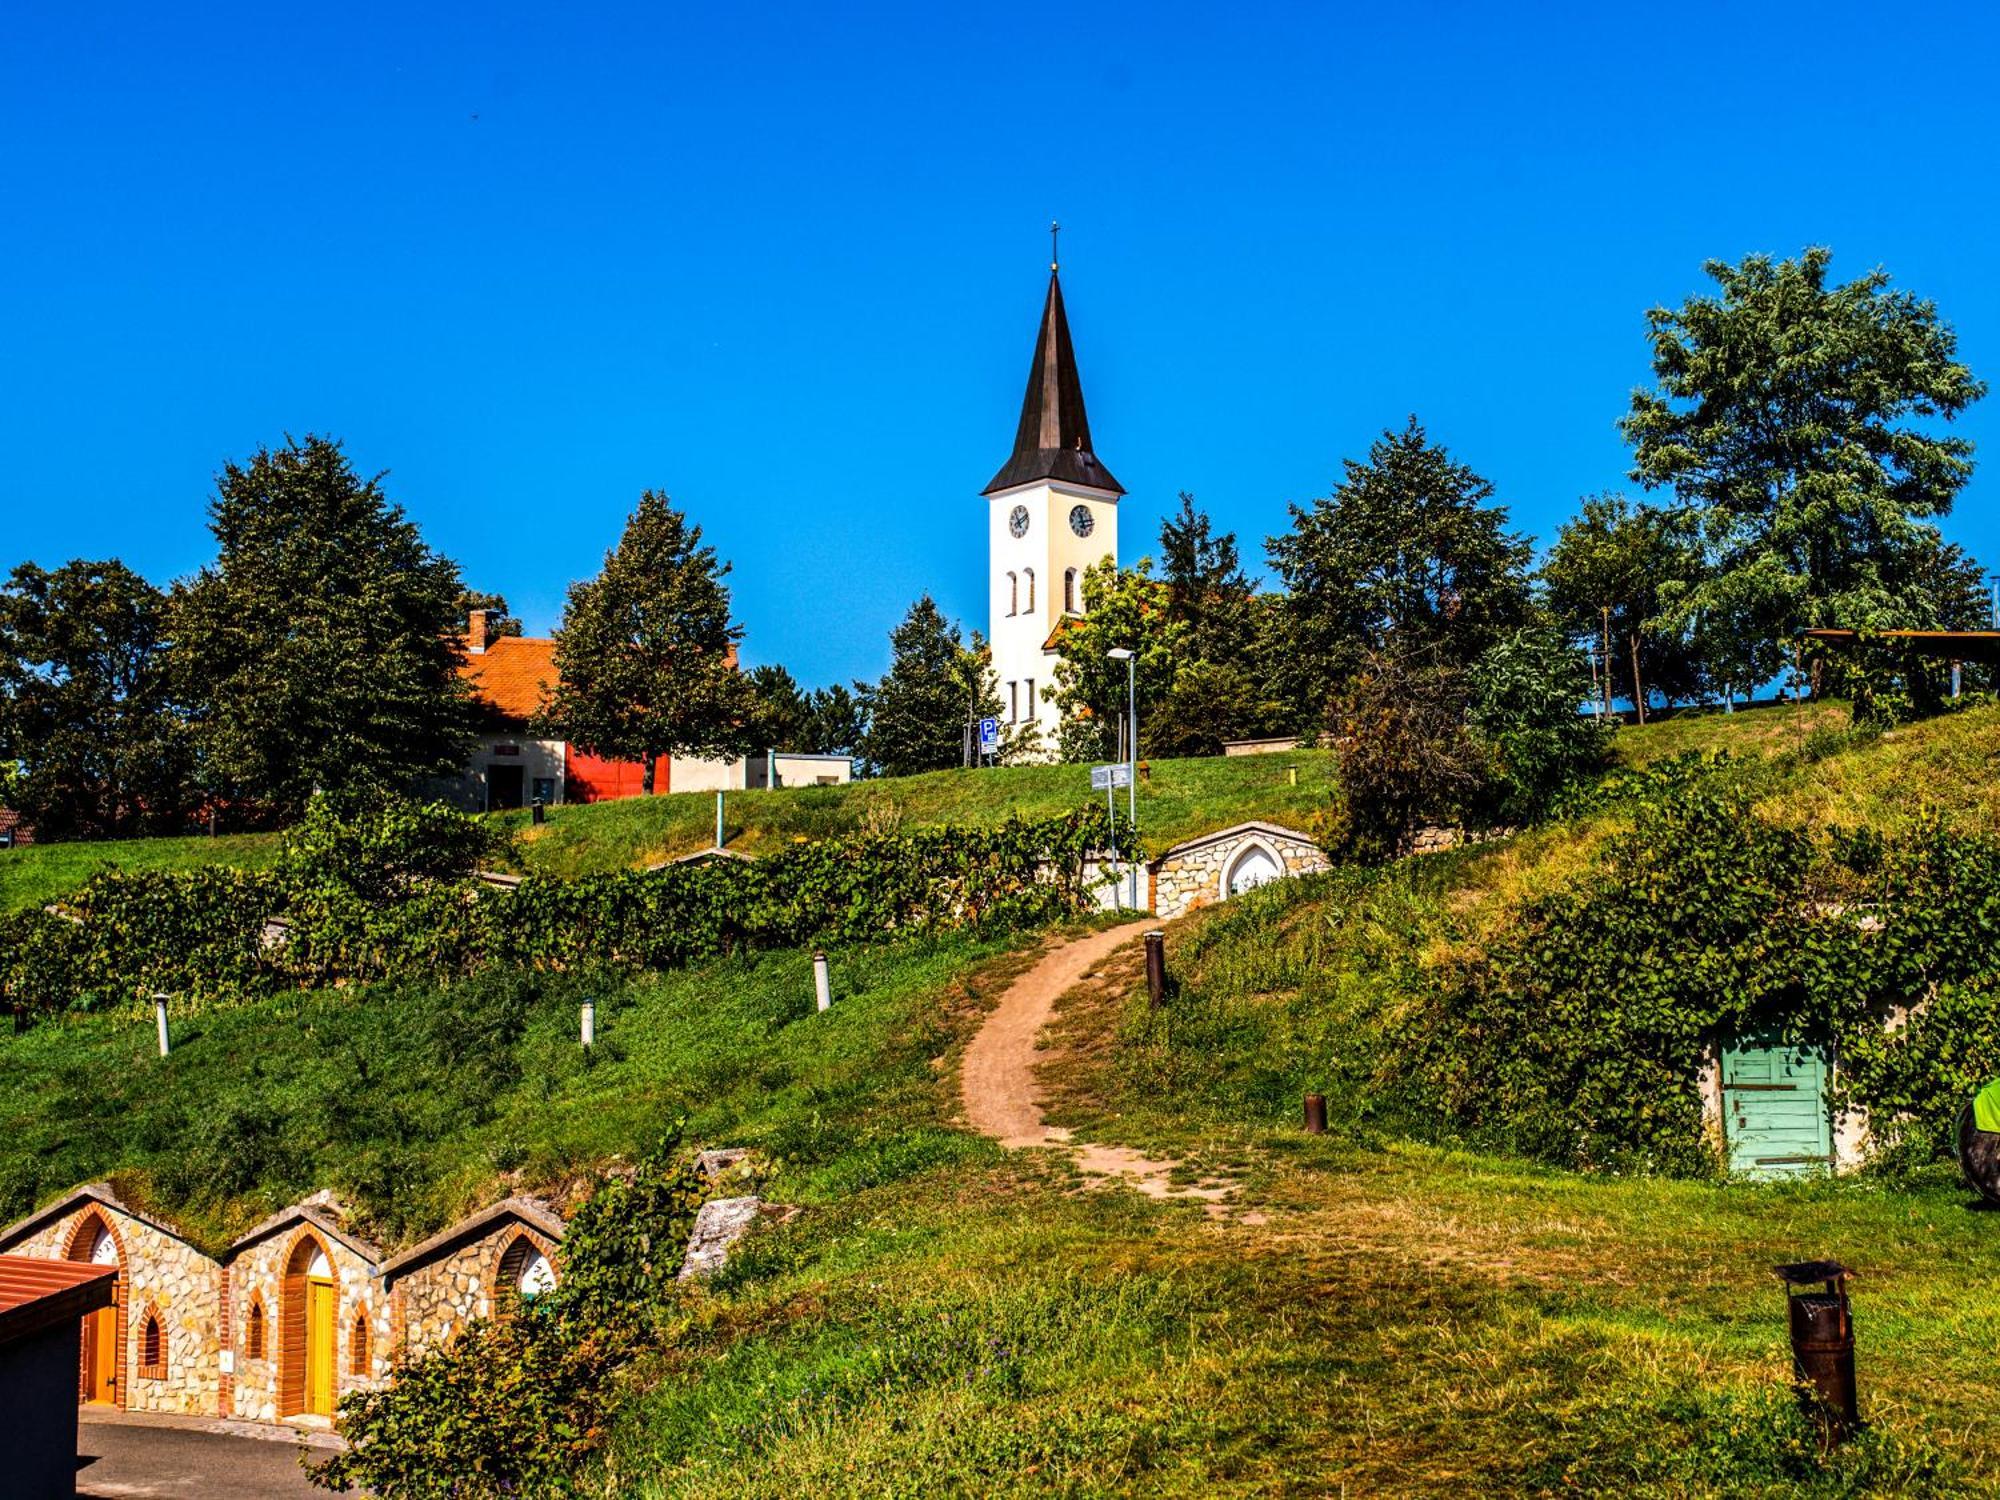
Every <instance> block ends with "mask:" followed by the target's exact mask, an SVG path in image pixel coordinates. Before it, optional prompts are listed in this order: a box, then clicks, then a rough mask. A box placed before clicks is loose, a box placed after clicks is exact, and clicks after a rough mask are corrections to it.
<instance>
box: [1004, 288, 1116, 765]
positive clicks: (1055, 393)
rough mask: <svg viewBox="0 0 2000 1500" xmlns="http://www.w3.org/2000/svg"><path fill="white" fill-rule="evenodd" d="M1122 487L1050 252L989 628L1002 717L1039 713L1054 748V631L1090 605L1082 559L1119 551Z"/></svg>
mask: <svg viewBox="0 0 2000 1500" xmlns="http://www.w3.org/2000/svg"><path fill="white" fill-rule="evenodd" d="M1124 493H1125V491H1124V488H1123V487H1122V486H1121V485H1120V484H1119V483H1118V481H1117V480H1115V479H1113V478H1112V477H1111V471H1110V470H1109V469H1107V468H1105V467H1104V465H1103V464H1101V463H1099V462H1098V461H1097V454H1096V453H1095V452H1093V451H1092V449H1091V446H1090V422H1089V420H1088V419H1087V418H1086V417H1085V416H1084V413H1083V384H1082V382H1081V381H1079V380H1078V379H1077V373H1076V351H1075V350H1074V349H1073V348H1071V347H1070V341H1069V319H1068V317H1067V316H1065V315H1064V312H1063V296H1062V281H1061V278H1060V274H1059V272H1058V269H1057V266H1056V264H1055V262H1054V261H1053V260H1052V261H1051V262H1050V264H1049V295H1048V300H1047V301H1046V302H1045V303H1043V305H1042V326H1041V331H1040V332H1039V333H1038V334H1037V335H1036V337H1035V359H1034V363H1033V364H1031V365H1030V366H1029V367H1028V393H1027V395H1026V396H1025V397H1024V398H1023V399H1022V402H1021V425H1020V427H1019V428H1018V429H1017V430H1016V431H1015V433H1014V452H1013V455H1012V456H1011V457H1010V458H1009V459H1008V460H1007V462H1006V463H1005V464H1003V465H1002V466H1001V469H1000V472H999V473H998V474H995V475H994V476H993V482H992V483H991V484H989V485H987V486H986V489H985V491H984V494H985V496H986V508H987V517H986V526H987V556H988V559H989V568H990V572H991V575H992V577H991V589H992V594H991V598H992V607H991V609H990V610H989V612H988V615H989V618H990V620H991V622H992V624H991V627H990V629H989V630H988V632H987V639H988V640H989V641H991V642H992V644H993V671H994V674H995V675H996V676H997V677H998V678H999V679H1000V719H1001V722H1002V724H1003V725H1006V726H1009V727H1011V729H1012V730H1013V731H1014V732H1015V733H1021V732H1023V731H1025V729H1026V728H1027V726H1028V725H1029V724H1030V723H1033V724H1034V725H1036V726H1037V727H1038V728H1039V729H1040V730H1041V737H1042V745H1043V747H1044V748H1045V749H1046V750H1047V751H1049V752H1050V753H1051V754H1053V752H1054V750H1055V744H1056V730H1057V727H1058V726H1059V725H1060V723H1061V722H1062V715H1061V713H1060V712H1058V710H1057V708H1056V705H1055V704H1054V703H1052V702H1050V701H1049V700H1048V699H1047V698H1045V697H1044V696H1043V695H1044V694H1045V693H1046V692H1047V691H1048V690H1049V689H1051V688H1053V687H1054V686H1055V664H1056V650H1055V642H1056V635H1057V632H1059V631H1060V630H1061V629H1062V625H1063V621H1064V620H1065V619H1066V618H1068V617H1070V616H1074V615H1080V614H1082V613H1083V574H1084V570H1085V569H1087V568H1090V567H1092V566H1094V565H1095V564H1097V563H1099V562H1102V561H1103V560H1104V559H1105V558H1107V557H1108V558H1111V559H1112V560H1113V561H1116V560H1117V557H1118V497H1119V496H1120V495H1123V494H1124Z"/></svg>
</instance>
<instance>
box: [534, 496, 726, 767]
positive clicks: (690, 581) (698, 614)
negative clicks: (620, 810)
mask: <svg viewBox="0 0 2000 1500" xmlns="http://www.w3.org/2000/svg"><path fill="white" fill-rule="evenodd" d="M728 574H729V565H728V564H727V563H725V562H722V561H721V560H719V559H718V558H717V557H716V555H715V549H714V548H713V547H708V546H704V545H703V544H702V540H701V528H700V527H699V526H694V525H690V524H689V522H688V518H687V517H686V515H684V514H683V513H682V512H680V511H678V510H676V509H674V507H673V505H672V503H671V502H670V501H669V500H668V499H667V497H666V496H665V495H664V494H662V493H661V492H660V491H658V490H647V491H646V492H645V494H643V495H641V496H640V497H639V507H638V509H637V510H635V511H633V512H632V514H631V516H630V517H629V518H628V519H627V520H626V522H625V533H624V535H623V536H622V537H620V538H619V541H618V545H617V546H616V547H614V548H612V549H611V551H609V552H607V553H606V554H605V555H604V570H603V571H602V572H601V573H599V574H598V575H597V577H595V578H590V579H585V580H583V581H582V582H580V583H573V584H571V585H570V590H569V598H568V600H567V602H566V603H565V604H564V605H563V622H562V628H561V629H560V630H558V631H557V632H556V636H555V667H556V686H555V689H554V691H553V692H552V693H550V695H549V697H548V700H547V702H546V703H545V704H544V705H543V708H542V712H541V714H540V715H539V716H538V721H539V725H540V727H541V728H542V730H543V731H544V732H546V733H548V734H551V735H556V736H560V737H561V738H563V739H566V740H568V741H569V742H570V743H571V744H573V745H577V746H579V747H581V748H582V749H583V750H585V751H587V752H589V753H590V754H592V755H602V756H606V757H609V758H612V759H617V760H636V761H638V762H640V764H641V765H642V766H643V767H644V768H645V770H644V774H643V778H642V782H641V785H642V788H643V790H644V792H645V793H646V794H647V795H649V796H650V795H651V794H652V790H653V773H654V767H655V764H656V763H657V761H658V760H659V759H660V757H662V756H670V755H692V756H700V757H703V758H707V759H721V758H728V757H733V756H738V755H742V754H744V753H745V752H746V751H748V750H749V749H751V748H752V746H751V742H750V741H751V722H752V717H753V714H754V712H755V709H756V706H757V702H756V694H755V691H754V690H753V689H752V687H751V685H750V682H749V680H748V679H747V678H746V677H745V676H744V675H743V674H742V673H741V672H739V671H737V669H736V646H737V642H739V641H740V640H741V639H742V638H743V631H742V628H741V627H740V626H738V625H736V624H735V623H733V622H732V621H731V620H730V617H729V589H728V586H727V585H726V584H725V583H724V582H723V580H724V579H725V578H726V577H727V576H728Z"/></svg>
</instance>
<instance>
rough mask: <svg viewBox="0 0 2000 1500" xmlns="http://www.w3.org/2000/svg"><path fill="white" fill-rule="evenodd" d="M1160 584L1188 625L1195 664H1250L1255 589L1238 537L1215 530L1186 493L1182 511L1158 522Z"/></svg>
mask: <svg viewBox="0 0 2000 1500" xmlns="http://www.w3.org/2000/svg"><path fill="white" fill-rule="evenodd" d="M1160 581H1161V582H1162V583H1164V584H1165V585H1166V586H1167V608H1168V610H1169V611H1170V612H1171V613H1172V614H1173V616H1174V618H1175V619H1176V620H1179V621H1181V622H1182V623H1183V624H1185V625H1186V626H1187V627H1188V649H1189V650H1190V651H1191V652H1192V653H1193V656H1194V658H1195V659H1196V660H1197V661H1205V662H1210V663H1214V664H1216V665H1218V666H1220V665H1236V666H1241V665H1243V664H1244V663H1246V662H1248V661H1249V660H1250V658H1251V655H1252V653H1253V650H1254V647H1255V626H1254V624H1253V622H1252V618H1251V614H1252V605H1251V600H1252V597H1253V595H1254V594H1255V592H1256V586H1255V585H1254V584H1252V583H1251V582H1250V580H1249V579H1248V578H1247V577H1245V576H1244V573H1243V567H1242V564H1241V563H1240V562H1239V561H1238V558H1237V554H1236V533H1234V532H1233V531H1224V532H1218V531H1216V529H1215V524H1214V522H1213V521H1211V520H1210V519H1209V516H1208V513H1207V512H1206V511H1204V510H1202V509H1201V508H1200V507H1199V506H1197V505H1196V504H1195V500H1194V496H1192V495H1190V494H1188V493H1187V492H1186V491H1182V492H1181V496H1180V509H1179V510H1178V511H1177V512H1175V513H1174V514H1173V515H1171V516H1168V517H1167V518H1166V519H1165V520H1164V521H1162V522H1161V523H1160Z"/></svg>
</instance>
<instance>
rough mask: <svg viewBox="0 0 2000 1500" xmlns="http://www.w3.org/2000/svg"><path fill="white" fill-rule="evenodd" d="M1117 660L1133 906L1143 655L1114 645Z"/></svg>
mask: <svg viewBox="0 0 2000 1500" xmlns="http://www.w3.org/2000/svg"><path fill="white" fill-rule="evenodd" d="M1104 654H1105V655H1106V656H1108V657H1110V658H1111V659H1112V660H1113V661H1122V662H1124V663H1125V733H1126V734H1127V735H1129V736H1130V738H1129V739H1127V740H1126V742H1125V751H1126V755H1127V757H1128V759H1127V763H1126V773H1127V779H1126V782H1125V790H1126V794H1127V796H1128V797H1129V798H1130V801H1129V803H1128V806H1129V807H1130V809H1131V811H1130V813H1129V817H1130V819H1131V823H1132V844H1133V851H1134V855H1135V857H1134V858H1133V860H1132V909H1133V910H1134V911H1137V910H1138V909H1139V861H1138V859H1137V857H1136V855H1137V850H1138V843H1139V669H1138V659H1139V655H1138V653H1137V652H1136V651H1134V650H1133V649H1132V648H1131V647H1130V646H1113V647H1112V648H1111V649H1110V650H1109V651H1107V652H1105V653H1104Z"/></svg>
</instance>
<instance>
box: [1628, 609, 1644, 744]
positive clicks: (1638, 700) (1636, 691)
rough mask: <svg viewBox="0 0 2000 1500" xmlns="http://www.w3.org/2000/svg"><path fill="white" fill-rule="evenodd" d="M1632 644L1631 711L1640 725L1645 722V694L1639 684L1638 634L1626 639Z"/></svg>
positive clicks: (1633, 633) (1636, 632)
mask: <svg viewBox="0 0 2000 1500" xmlns="http://www.w3.org/2000/svg"><path fill="white" fill-rule="evenodd" d="M1626 639H1627V640H1629V641H1630V642H1631V643H1632V709H1633V712H1635V713H1637V714H1638V716H1639V722H1640V723H1641V724H1643V723H1645V722H1646V692H1645V689H1644V688H1643V687H1641V686H1640V684H1639V632H1638V631H1636V630H1635V631H1633V632H1632V634H1631V635H1629V636H1628V637H1626Z"/></svg>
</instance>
